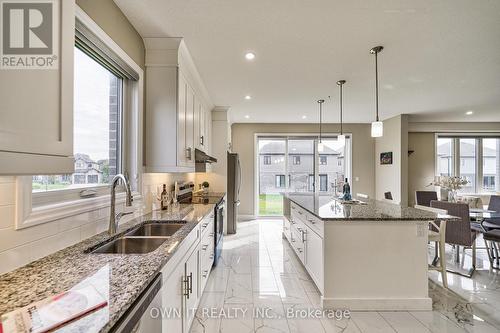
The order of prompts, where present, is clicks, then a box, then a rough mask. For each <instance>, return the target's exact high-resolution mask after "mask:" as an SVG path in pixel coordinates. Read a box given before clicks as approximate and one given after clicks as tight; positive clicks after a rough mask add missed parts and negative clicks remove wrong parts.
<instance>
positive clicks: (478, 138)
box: [434, 132, 500, 195]
mask: <svg viewBox="0 0 500 333" xmlns="http://www.w3.org/2000/svg"><path fill="white" fill-rule="evenodd" d="M499 135H500V133H473V132H470V133H460V132H452V133H436V134H435V139H434V147H435V148H434V170H435V171H434V175H435V176H438V174H439V162H438V158H437V144H438V142H437V141H438V138H449V137H452V140H453V141H452V145H453V146H452V149H453V172H452V176H458V175H460V167H461V162H460V144H458V141H459V140H460V139H467V138H470V139H475V145H476V156H475V164H476V165H475V169H476V177H475V178H476V179H475V181H476V188H475V189H474V192H473V194H484V195H488V194H492V193H494V192H491V191H485V190H484V187H483V185H484V184H483V176H484V175H483V145H482V139H483V138H485V137H489V136H491V137H495V138H497V137H498V136H499Z"/></svg>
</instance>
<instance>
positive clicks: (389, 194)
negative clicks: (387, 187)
mask: <svg viewBox="0 0 500 333" xmlns="http://www.w3.org/2000/svg"><path fill="white" fill-rule="evenodd" d="M384 198H385V199H386V200H393V199H392V193H391V192H385V193H384Z"/></svg>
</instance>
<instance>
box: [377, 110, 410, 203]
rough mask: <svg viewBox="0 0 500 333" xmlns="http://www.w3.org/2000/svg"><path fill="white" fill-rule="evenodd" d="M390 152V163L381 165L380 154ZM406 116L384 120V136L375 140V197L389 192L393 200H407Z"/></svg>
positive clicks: (380, 197) (404, 201) (381, 196)
mask: <svg viewBox="0 0 500 333" xmlns="http://www.w3.org/2000/svg"><path fill="white" fill-rule="evenodd" d="M385 152H392V159H393V161H392V164H390V165H381V164H380V154H381V153H385ZM407 170H408V118H407V116H406V115H399V116H396V117H393V118H390V119H387V120H384V136H382V137H380V138H376V140H375V189H376V194H375V197H376V199H377V200H382V199H384V193H385V192H391V193H392V197H393V199H394V201H395V202H397V203H401V204H402V205H406V204H407V201H408V197H407V193H408V189H407V187H408V183H407V182H408V178H407Z"/></svg>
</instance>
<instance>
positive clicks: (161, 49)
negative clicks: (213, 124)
mask: <svg viewBox="0 0 500 333" xmlns="http://www.w3.org/2000/svg"><path fill="white" fill-rule="evenodd" d="M144 43H145V45H146V128H145V140H146V150H145V168H146V172H193V171H194V168H195V149H200V150H202V151H204V152H206V153H209V152H210V148H209V143H210V139H209V138H208V134H209V133H210V129H209V126H210V123H209V122H208V121H207V119H208V118H209V117H208V116H207V114H208V113H209V112H211V110H212V109H213V104H212V103H211V101H210V98H209V96H208V93H207V91H206V88H205V86H204V84H203V82H202V80H201V78H200V75H199V73H198V71H197V69H196V66H195V65H194V63H193V60H192V58H191V56H190V54H189V51H188V49H187V47H186V45H185V44H184V42H183V40H182V38H163V37H162V38H145V39H144Z"/></svg>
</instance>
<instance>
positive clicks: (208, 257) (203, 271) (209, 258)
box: [200, 243, 214, 296]
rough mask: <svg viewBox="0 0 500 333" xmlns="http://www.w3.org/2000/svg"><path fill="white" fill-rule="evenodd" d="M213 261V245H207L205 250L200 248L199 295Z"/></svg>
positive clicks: (203, 287)
mask: <svg viewBox="0 0 500 333" xmlns="http://www.w3.org/2000/svg"><path fill="white" fill-rule="evenodd" d="M213 263H214V245H213V243H212V244H211V246H208V248H207V249H206V250H202V249H200V296H201V294H202V293H203V290H204V289H205V285H206V283H207V281H208V277H209V276H210V271H211V270H212V266H213Z"/></svg>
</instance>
